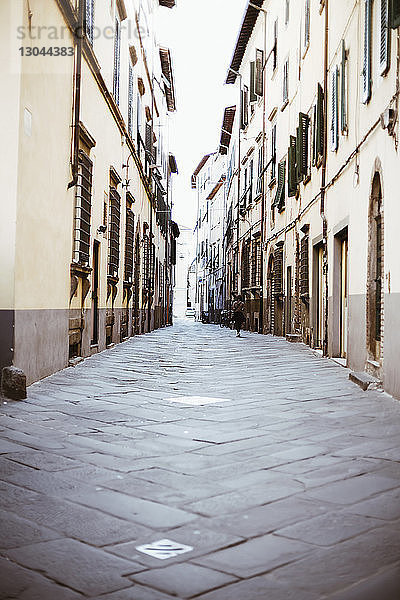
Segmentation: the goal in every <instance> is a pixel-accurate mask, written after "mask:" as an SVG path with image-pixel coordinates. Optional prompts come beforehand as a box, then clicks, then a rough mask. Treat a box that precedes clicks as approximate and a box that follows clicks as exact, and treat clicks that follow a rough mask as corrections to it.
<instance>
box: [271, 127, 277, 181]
mask: <svg viewBox="0 0 400 600" xmlns="http://www.w3.org/2000/svg"><path fill="white" fill-rule="evenodd" d="M275 177H276V125H274V126H273V127H272V133H271V180H273V179H275Z"/></svg>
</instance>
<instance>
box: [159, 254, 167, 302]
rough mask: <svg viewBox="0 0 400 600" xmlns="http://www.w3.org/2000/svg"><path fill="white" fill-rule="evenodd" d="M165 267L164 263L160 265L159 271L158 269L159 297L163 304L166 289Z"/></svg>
mask: <svg viewBox="0 0 400 600" xmlns="http://www.w3.org/2000/svg"><path fill="white" fill-rule="evenodd" d="M164 273H165V266H164V264H163V263H162V262H160V263H159V269H158V283H159V286H158V297H159V300H160V302H162V301H163V300H164V287H165V283H164V282H165V275H164Z"/></svg>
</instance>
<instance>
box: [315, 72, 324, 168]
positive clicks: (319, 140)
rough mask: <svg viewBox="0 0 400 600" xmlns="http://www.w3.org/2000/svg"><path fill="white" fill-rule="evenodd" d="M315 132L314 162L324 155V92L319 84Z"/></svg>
mask: <svg viewBox="0 0 400 600" xmlns="http://www.w3.org/2000/svg"><path fill="white" fill-rule="evenodd" d="M316 116H317V131H316V144H315V147H316V160H317V161H318V158H319V157H322V156H323V154H324V139H325V131H324V91H323V89H322V86H321V84H320V83H319V84H318V92H317V115H316Z"/></svg>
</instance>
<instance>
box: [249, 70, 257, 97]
mask: <svg viewBox="0 0 400 600" xmlns="http://www.w3.org/2000/svg"><path fill="white" fill-rule="evenodd" d="M256 100H257V95H256V63H255V61H252V62H251V63H250V102H256Z"/></svg>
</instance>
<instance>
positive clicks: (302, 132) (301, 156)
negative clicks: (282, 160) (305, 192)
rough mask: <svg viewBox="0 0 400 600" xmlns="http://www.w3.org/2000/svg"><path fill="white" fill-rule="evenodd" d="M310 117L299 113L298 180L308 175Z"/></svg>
mask: <svg viewBox="0 0 400 600" xmlns="http://www.w3.org/2000/svg"><path fill="white" fill-rule="evenodd" d="M309 127H310V118H309V116H308V115H306V114H304V113H300V114H299V127H298V134H297V146H296V147H297V153H296V162H297V174H298V180H299V181H302V180H303V179H304V177H307V175H308V130H309Z"/></svg>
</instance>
